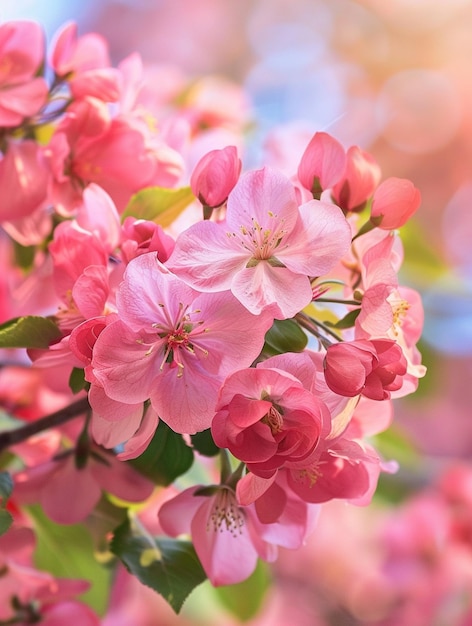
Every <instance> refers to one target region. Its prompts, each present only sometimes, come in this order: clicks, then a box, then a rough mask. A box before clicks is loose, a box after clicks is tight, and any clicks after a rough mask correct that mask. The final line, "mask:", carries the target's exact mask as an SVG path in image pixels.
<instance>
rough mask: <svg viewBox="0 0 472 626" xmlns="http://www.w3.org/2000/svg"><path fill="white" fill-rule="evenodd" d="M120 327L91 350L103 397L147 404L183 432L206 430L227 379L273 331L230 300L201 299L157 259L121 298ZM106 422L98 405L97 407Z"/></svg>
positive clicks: (140, 266) (135, 270)
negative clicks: (217, 397)
mask: <svg viewBox="0 0 472 626" xmlns="http://www.w3.org/2000/svg"><path fill="white" fill-rule="evenodd" d="M117 306H118V315H119V317H120V319H119V320H118V321H116V322H114V323H112V324H110V325H109V326H107V328H105V329H104V330H103V331H102V332H101V334H100V336H99V338H98V340H97V342H96V344H95V346H94V349H93V361H92V364H93V372H94V375H95V377H96V379H97V380H98V382H99V383H100V385H101V386H103V388H104V390H105V393H106V394H107V395H108V396H109V397H110V398H112V399H113V400H118V401H119V402H125V403H137V402H143V401H144V400H147V399H148V398H150V399H151V403H152V405H153V407H154V409H155V410H156V412H157V413H158V415H159V416H160V417H161V418H162V419H163V420H164V421H165V422H166V423H167V424H168V425H169V426H170V427H171V428H172V429H173V430H176V431H177V432H182V433H194V432H196V431H198V430H203V429H204V428H208V427H209V426H210V424H211V419H212V418H213V415H214V405H215V401H216V396H217V393H218V390H219V387H220V384H221V382H222V380H223V379H224V377H225V376H227V375H228V374H230V373H231V372H232V371H234V370H236V369H239V368H240V367H241V365H243V366H248V365H250V364H251V363H252V361H253V360H254V359H255V358H256V357H257V356H258V354H259V352H260V350H261V348H262V345H263V342H264V335H265V333H266V331H267V330H268V328H269V326H270V325H271V323H272V319H271V318H270V317H268V316H266V315H263V316H259V317H257V318H256V317H254V316H253V315H251V314H250V313H248V312H247V311H246V310H245V309H244V307H243V306H242V305H240V304H239V303H238V302H237V300H236V299H235V298H234V297H233V296H232V294H230V293H229V292H225V293H220V294H199V293H198V292H196V291H194V290H193V289H192V288H191V287H189V286H187V285H186V284H185V283H183V282H182V281H181V280H180V279H179V278H178V277H176V276H174V275H173V274H171V273H170V272H169V271H168V270H167V269H166V268H165V267H164V266H163V265H162V264H160V263H159V262H158V260H157V258H156V255H155V254H154V253H149V254H144V255H142V256H139V257H137V258H135V259H133V260H132V261H131V262H130V263H129V264H128V266H127V269H126V272H125V277H124V282H123V283H122V284H121V286H120V288H119V291H118V294H117ZM93 408H94V410H96V411H97V412H98V413H99V414H100V404H98V405H97V404H96V403H95V402H94V404H93Z"/></svg>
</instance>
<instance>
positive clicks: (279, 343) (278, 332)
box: [263, 319, 308, 356]
mask: <svg viewBox="0 0 472 626" xmlns="http://www.w3.org/2000/svg"><path fill="white" fill-rule="evenodd" d="M307 343H308V338H307V336H306V334H305V333H304V332H303V330H302V329H301V328H300V326H299V325H298V324H297V323H296V322H294V321H293V320H290V319H288V320H274V323H273V324H272V326H271V328H269V330H268V331H267V333H266V336H265V344H264V348H263V352H264V353H265V354H268V355H270V356H273V355H275V354H283V353H284V352H302V351H303V350H304V349H305V347H306V344H307Z"/></svg>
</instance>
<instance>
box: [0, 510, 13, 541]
mask: <svg viewBox="0 0 472 626" xmlns="http://www.w3.org/2000/svg"><path fill="white" fill-rule="evenodd" d="M12 523H13V517H12V516H11V515H10V513H9V512H8V511H5V509H0V536H1V535H4V534H5V533H6V532H7V530H8V529H9V528H10V526H11V525H12Z"/></svg>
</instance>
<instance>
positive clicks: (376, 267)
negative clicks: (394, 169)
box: [0, 22, 425, 623]
mask: <svg viewBox="0 0 472 626" xmlns="http://www.w3.org/2000/svg"><path fill="white" fill-rule="evenodd" d="M44 47H45V43H44V41H43V35H42V31H41V28H40V27H39V25H37V24H35V23H33V22H12V23H8V24H3V25H0V66H1V68H2V73H1V75H0V127H1V129H0V150H1V159H0V187H1V189H2V193H1V194H0V219H1V222H2V227H3V233H2V239H1V241H0V244H1V246H2V254H3V255H4V257H5V259H6V264H5V265H6V267H7V272H6V277H4V278H2V279H1V280H2V285H1V288H2V290H4V291H6V290H7V289H8V290H9V292H10V293H11V294H12V296H13V297H12V298H11V300H10V302H9V303H5V304H3V303H2V309H1V310H2V317H3V320H6V321H5V324H3V326H2V333H3V334H1V335H0V340H1V341H3V343H2V344H1V347H3V348H5V349H6V348H24V347H26V348H28V357H29V359H30V360H31V362H32V367H31V369H29V370H27V371H26V372H22V373H21V374H18V371H17V370H19V371H20V372H21V371H22V367H23V365H24V362H23V361H22V360H21V359H22V358H23V356H22V355H18V353H17V352H13V353H9V354H12V356H11V357H10V358H14V359H16V360H17V363H16V364H15V366H12V365H10V366H9V367H6V368H4V370H3V372H2V373H3V375H4V376H5V377H6V379H5V380H7V382H4V384H3V386H2V401H3V405H4V406H5V407H6V408H7V410H8V411H9V413H10V414H11V415H14V416H16V417H19V418H23V419H26V420H27V421H33V422H34V421H35V420H39V417H40V416H41V415H42V414H44V413H47V412H51V410H59V412H60V410H61V409H62V408H63V407H65V406H67V405H70V403H71V402H73V401H74V397H73V393H75V394H76V396H77V398H79V404H80V401H82V404H80V407H81V410H78V411H77V413H76V414H73V415H72V417H74V418H75V417H76V416H77V419H76V420H74V421H71V422H70V423H67V424H66V423H65V422H66V420H65V419H64V424H63V425H61V426H59V425H58V426H57V428H56V429H55V430H53V431H51V432H50V433H49V434H48V435H47V436H46V437H45V436H44V433H43V436H39V435H37V436H36V438H34V439H33V438H31V439H28V440H27V441H24V442H22V443H19V444H17V445H15V446H13V447H12V451H13V452H14V453H15V455H16V461H15V463H14V464H13V465H12V467H11V470H10V468H8V470H9V471H11V474H12V476H13V481H14V487H13V491H12V494H11V497H10V499H9V502H10V501H11V503H12V505H11V506H13V505H14V506H15V507H22V506H25V505H31V504H33V503H36V502H40V503H41V506H42V508H43V510H44V511H45V513H46V514H47V515H48V516H49V517H50V518H51V519H52V520H54V521H55V522H57V523H60V524H72V523H77V522H82V521H83V520H85V519H87V517H88V516H90V514H91V513H92V512H93V511H94V509H95V508H96V507H97V506H99V504H100V501H101V498H102V493H104V492H105V493H107V494H112V497H114V498H118V499H120V501H125V502H127V503H133V502H134V503H143V502H146V501H147V500H148V499H149V498H150V497H151V494H152V492H153V490H154V487H155V484H154V483H157V484H158V485H165V486H168V485H169V482H172V480H170V481H169V480H168V479H167V478H168V477H167V474H166V472H167V467H166V466H164V468H163V469H162V468H161V472H162V471H163V472H164V474H165V478H164V479H162V476H161V478H160V479H157V480H154V481H153V479H152V477H151V476H150V470H149V467H148V468H146V467H145V462H148V463H149V464H152V460H153V459H152V457H151V458H150V457H149V454H150V453H149V451H150V450H151V451H152V450H153V448H152V444H153V442H154V441H156V437H159V435H160V433H163V432H165V433H166V436H167V437H168V440H166V439H165V438H164V439H160V441H163V442H164V443H163V444H162V445H163V446H164V447H165V446H166V445H167V446H170V445H171V443H172V444H175V445H177V444H176V443H175V442H177V441H178V442H180V443H179V445H183V446H184V448H185V449H186V450H188V451H189V453H190V454H191V458H192V460H194V459H195V462H197V463H200V464H201V466H202V467H203V468H204V469H205V471H206V475H207V476H208V482H206V483H202V482H198V481H197V480H194V482H193V484H191V486H188V487H186V488H184V489H182V490H181V491H180V492H179V493H176V492H175V489H176V487H169V489H172V490H173V491H172V496H169V497H168V499H167V500H166V501H165V502H163V503H162V504H161V505H160V507H159V510H158V520H159V525H160V528H161V532H163V533H166V534H167V535H169V536H171V537H180V536H181V535H187V536H190V537H191V539H192V542H193V546H194V548H195V552H196V555H197V556H198V560H199V562H200V564H201V566H202V568H203V571H204V574H205V575H206V576H207V577H208V578H209V579H210V581H211V582H212V584H213V585H215V586H218V585H226V584H233V583H237V582H239V581H241V580H244V579H245V578H247V577H248V576H249V575H250V574H251V573H252V572H253V570H254V568H255V567H256V563H257V560H258V558H261V559H263V560H266V561H268V562H271V561H274V560H275V559H276V557H277V549H278V547H279V546H281V547H285V548H292V549H295V548H299V547H301V546H302V545H303V543H304V542H305V540H306V537H307V535H308V534H309V533H310V532H311V531H312V530H313V528H314V527H315V523H316V518H317V514H318V510H319V506H320V505H321V504H322V503H324V502H327V501H329V500H332V499H340V500H345V501H347V502H350V503H353V504H359V505H366V504H368V503H369V502H370V499H371V497H372V495H373V493H374V491H375V489H376V485H377V480H378V476H379V473H380V472H381V471H394V469H395V463H394V462H391V461H390V460H389V459H383V458H381V456H380V455H379V454H378V453H377V452H376V450H375V448H374V447H373V445H372V443H371V441H370V438H371V437H372V436H373V435H375V434H377V433H379V432H381V431H383V430H385V429H386V428H388V426H389V424H390V422H391V420H392V416H393V409H392V400H393V399H395V398H398V397H401V396H404V395H407V394H410V393H412V392H414V391H415V389H416V387H417V385H418V380H419V378H421V377H422V376H423V375H424V373H425V368H424V366H423V365H422V364H421V356H420V353H419V352H418V349H417V347H416V344H417V342H418V339H419V337H420V334H421V329H422V323H423V313H422V307H421V299H420V297H419V294H418V293H417V292H415V291H414V290H412V289H410V288H408V287H405V286H403V285H401V284H400V283H399V279H398V272H399V270H400V267H401V264H402V259H403V250H402V244H401V239H400V236H399V234H398V231H397V229H398V228H400V227H401V226H403V225H404V224H405V223H406V221H407V220H408V219H409V218H410V217H411V216H412V215H413V214H414V213H415V211H416V210H417V209H418V207H419V204H420V194H419V191H418V190H417V189H416V188H415V187H414V185H413V184H412V183H411V182H410V181H408V180H405V179H399V178H387V179H383V180H382V174H381V170H380V166H379V164H378V163H377V162H376V160H375V159H374V157H373V156H372V155H370V154H368V153H366V152H365V151H363V150H362V149H361V148H359V147H357V146H351V147H348V148H347V149H346V148H345V147H344V146H342V144H341V143H340V142H338V141H337V140H336V139H335V138H334V137H332V136H331V135H329V134H328V133H325V132H317V133H316V134H315V135H314V136H313V138H312V139H311V141H310V143H309V144H308V145H307V146H306V149H305V151H304V153H303V155H302V156H301V158H300V160H299V162H298V163H294V164H293V173H292V175H291V176H288V175H287V174H285V173H282V172H280V171H278V170H277V169H275V168H272V167H268V166H264V165H261V167H260V168H258V169H249V170H248V169H246V168H245V167H244V159H243V157H242V148H241V143H242V142H241V137H240V136H241V132H242V130H243V128H244V125H245V123H246V117H245V116H246V109H245V107H244V100H243V98H242V96H241V95H240V94H237V93H235V92H234V87H231V86H229V85H224V84H223V83H220V85H219V87H220V90H221V92H222V94H223V95H220V96H219V97H218V98H219V99H217V98H214V97H211V96H214V95H215V88H214V86H211V85H200V95H199V94H198V93H197V92H196V91H195V88H194V94H193V99H192V97H191V96H189V93H191V91H192V90H191V89H189V88H188V87H187V88H186V89H184V86H183V85H182V84H181V83H180V82H179V79H178V78H175V77H174V78H173V82H172V80H171V77H169V76H167V78H168V81H167V91H166V90H165V89H162V92H160V91H159V90H160V83H159V82H158V81H155V82H152V81H150V80H149V78H148V77H147V74H146V72H145V70H144V68H143V66H142V63H141V61H140V59H139V57H138V55H132V56H130V57H128V58H127V59H125V60H123V61H122V62H121V63H120V64H119V65H118V67H112V66H111V64H110V61H109V58H108V50H107V46H106V42H105V41H104V40H103V39H102V38H101V37H100V36H99V35H95V34H88V35H84V36H80V37H79V36H78V34H77V29H76V27H75V25H74V24H69V25H66V26H65V27H64V28H63V29H62V30H61V31H60V33H58V35H57V36H56V38H55V40H54V42H53V44H52V46H51V48H50V51H49V55H48V57H47V59H45V57H44V52H43V51H44ZM169 84H170V86H169ZM202 92H203V93H204V94H206V97H205V96H202V95H201V93H202ZM184 96H185V97H184ZM225 96H226V99H225ZM185 98H187V100H185ZM215 101H216V102H217V103H216V104H215ZM227 101H231V102H232V107H228V106H227ZM218 103H219V105H218ZM235 103H236V104H235ZM14 254H16V256H14ZM25 328H31V329H33V330H31V331H29V330H24V329H25ZM34 329H36V332H34ZM38 334H39V335H41V337H42V339H40V340H38V338H37V335H38ZM20 335H21V339H20V340H18V337H19V336H20ZM45 337H46V338H45ZM5 352H6V351H5ZM9 375H10V377H11V378H10V383H9V382H8V376H9ZM18 376H19V378H18ZM23 377H24V378H23ZM12 380H15V381H17V383H16V384H17V385H18V386H19V387H21V393H20V394H17V395H16V396H15V393H14V392H15V385H12V384H11V381H12ZM28 385H31V389H32V390H33V391H32V392H31V399H30V401H29V402H28V403H23V406H21V402H19V399H18V398H19V397H20V396H22V395H24V393H25V390H26V389H27V388H28ZM25 404H26V405H27V407H26V409H27V410H26V413H25V406H24V405H25ZM28 411H31V413H30V414H28ZM161 437H162V435H161ZM201 441H205V442H206V444H207V445H209V446H210V448H211V450H210V452H208V451H207V448H205V446H202V445H201V443H198V442H201ZM146 453H147V454H148V456H146ZM151 454H152V452H151ZM143 459H144V461H143ZM133 463H134V465H133ZM143 467H144V469H143ZM187 469H188V467H187V466H186V467H185V468H182V469H181V470H178V471H177V472H176V474H175V475H173V476H172V479H174V478H178V477H179V476H180V475H182V474H183V473H184V472H185V471H186V470H187ZM199 475H200V476H201V473H200V474H199ZM199 480H200V481H201V480H202V479H201V477H200V479H199ZM186 484H187V485H188V482H187V483H186ZM130 515H131V513H130ZM14 530H16V529H15V528H13V529H12V530H11V531H8V532H13V531H14ZM115 548H116V546H115ZM10 571H13V570H10V568H9V566H8V576H10ZM156 584H157V583H156ZM15 598H16V599H15ZM15 602H16V604H15ZM17 604H18V599H17V596H16V595H15V596H14V598H13V600H12V602H11V607H12V611H13V612H14V610H17V608H18V607H17ZM28 606H30V605H28ZM15 607H16V609H15ZM21 607H22V610H24V605H23V604H22V605H21ZM6 617H9V616H6ZM84 623H85V622H84Z"/></svg>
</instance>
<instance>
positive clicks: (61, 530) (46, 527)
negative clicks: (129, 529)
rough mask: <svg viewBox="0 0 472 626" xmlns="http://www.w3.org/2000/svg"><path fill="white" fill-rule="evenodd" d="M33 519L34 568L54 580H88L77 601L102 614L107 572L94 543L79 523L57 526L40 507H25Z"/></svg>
mask: <svg viewBox="0 0 472 626" xmlns="http://www.w3.org/2000/svg"><path fill="white" fill-rule="evenodd" d="M28 512H29V513H30V515H31V516H32V517H33V520H34V529H35V532H36V539H37V547H36V550H35V553H34V562H35V565H36V567H37V568H38V569H41V570H45V571H47V572H50V573H51V574H52V575H53V576H56V577H58V578H77V579H82V580H89V581H90V584H91V586H90V589H89V591H87V592H85V593H84V594H83V595H82V596H81V600H82V601H83V602H86V603H87V604H88V605H89V606H91V607H92V608H93V609H94V610H95V611H96V612H97V613H98V614H99V615H103V614H104V613H105V611H106V608H107V604H108V592H109V589H110V583H111V573H112V572H111V570H109V569H108V568H106V567H104V566H103V565H101V564H100V563H99V562H98V561H97V560H96V558H95V556H94V542H93V540H92V537H91V535H90V533H89V532H88V530H87V529H86V528H85V526H84V525H83V524H70V525H67V526H65V525H61V524H56V523H55V522H53V521H52V520H50V519H49V518H48V517H47V516H46V515H45V514H44V512H43V510H42V509H41V507H40V506H38V505H35V506H30V507H28Z"/></svg>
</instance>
